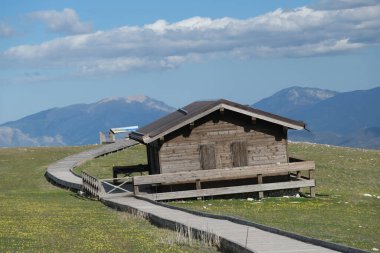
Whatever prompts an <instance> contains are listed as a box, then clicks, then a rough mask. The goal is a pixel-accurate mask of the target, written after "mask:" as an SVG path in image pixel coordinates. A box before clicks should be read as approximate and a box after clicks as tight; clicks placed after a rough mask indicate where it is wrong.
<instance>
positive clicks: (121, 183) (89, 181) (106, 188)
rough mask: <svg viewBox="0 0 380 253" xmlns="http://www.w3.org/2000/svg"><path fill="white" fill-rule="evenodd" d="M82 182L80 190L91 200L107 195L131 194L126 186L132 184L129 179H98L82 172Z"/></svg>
mask: <svg viewBox="0 0 380 253" xmlns="http://www.w3.org/2000/svg"><path fill="white" fill-rule="evenodd" d="M82 181H83V184H82V185H83V188H82V190H83V191H84V192H85V193H86V194H87V195H88V196H90V197H93V198H101V197H104V196H106V195H108V194H119V193H121V194H132V192H131V191H129V190H128V188H127V185H128V184H131V183H132V178H131V177H124V178H106V179H98V178H96V177H94V176H92V175H90V174H88V173H86V172H84V171H82ZM111 182H112V183H111ZM130 188H132V187H130Z"/></svg>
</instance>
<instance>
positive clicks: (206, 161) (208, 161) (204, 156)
mask: <svg viewBox="0 0 380 253" xmlns="http://www.w3.org/2000/svg"><path fill="white" fill-rule="evenodd" d="M199 153H200V162H201V168H202V169H203V170H212V169H215V168H216V161H215V147H214V146H213V145H200V147H199Z"/></svg>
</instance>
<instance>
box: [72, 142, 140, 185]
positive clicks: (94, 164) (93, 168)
mask: <svg viewBox="0 0 380 253" xmlns="http://www.w3.org/2000/svg"><path fill="white" fill-rule="evenodd" d="M146 163H147V161H146V150H145V146H144V145H136V146H133V147H131V148H128V149H124V150H122V151H119V152H116V153H112V154H110V155H107V156H102V157H99V158H97V159H95V160H90V161H88V162H86V163H84V164H82V165H81V166H79V167H76V168H75V169H74V171H75V172H76V173H78V174H80V173H81V171H87V172H89V173H90V174H91V175H92V176H95V177H97V178H112V167H113V166H123V165H125V166H126V165H136V164H146Z"/></svg>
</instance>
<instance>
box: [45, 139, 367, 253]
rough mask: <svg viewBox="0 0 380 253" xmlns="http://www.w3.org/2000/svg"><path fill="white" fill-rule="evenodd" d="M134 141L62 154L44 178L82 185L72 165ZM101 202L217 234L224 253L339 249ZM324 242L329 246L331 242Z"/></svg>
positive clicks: (158, 208)
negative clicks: (61, 157) (67, 155)
mask: <svg viewBox="0 0 380 253" xmlns="http://www.w3.org/2000/svg"><path fill="white" fill-rule="evenodd" d="M136 144H137V143H136V142H135V141H131V140H128V141H117V142H116V143H113V144H108V145H103V146H100V147H98V148H95V149H92V150H89V151H85V152H81V153H79V154H75V155H72V156H69V157H66V158H64V159H62V160H60V161H58V162H56V163H54V164H52V165H50V166H49V167H48V169H47V171H46V177H47V178H49V179H50V180H52V181H53V182H54V183H56V184H58V185H61V186H64V187H66V188H71V189H77V190H79V189H80V188H81V185H82V179H81V178H80V177H79V176H77V175H75V174H74V173H73V171H72V169H73V168H75V167H76V166H78V165H80V164H82V163H84V162H86V161H88V160H90V159H94V158H96V157H99V156H102V155H105V154H108V153H112V152H117V151H118V150H122V149H125V148H127V147H130V146H133V145H136ZM101 201H102V202H103V203H104V204H106V205H108V206H110V207H113V208H115V209H118V210H124V211H129V212H132V213H137V214H139V215H142V216H143V217H146V218H148V219H149V220H150V221H151V222H152V223H155V224H157V225H160V226H164V227H168V228H171V229H176V227H178V226H181V227H184V228H185V229H191V230H194V231H198V232H199V231H200V232H203V233H204V234H208V235H214V236H217V237H218V238H219V239H220V244H221V247H222V249H223V250H224V251H228V252H263V253H270V252H283V253H291V252H293V253H301V252H304V253H317V252H326V253H327V252H339V251H333V250H330V249H328V248H324V247H320V246H317V245H313V244H309V243H305V242H302V241H300V240H296V239H292V238H290V237H287V236H283V235H279V234H278V233H271V232H267V231H264V230H261V229H258V228H257V227H254V226H247V225H244V224H239V223H235V222H231V221H229V220H227V219H221V218H209V217H204V216H200V215H195V214H191V213H190V212H186V211H182V210H177V209H175V208H169V207H165V206H164V205H159V204H154V202H152V201H147V200H142V199H137V198H135V197H133V196H130V195H129V196H120V194H115V195H112V194H111V195H108V196H106V197H103V198H102V199H101ZM273 230H275V229H273ZM327 244H330V245H331V243H327ZM336 246H337V247H338V249H340V248H343V249H345V248H346V247H344V246H340V245H336ZM346 249H347V250H341V251H340V252H363V251H360V250H356V249H352V248H346Z"/></svg>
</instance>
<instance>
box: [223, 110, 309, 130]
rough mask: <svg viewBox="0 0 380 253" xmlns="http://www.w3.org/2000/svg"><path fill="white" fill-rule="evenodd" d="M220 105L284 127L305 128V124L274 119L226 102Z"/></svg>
mask: <svg viewBox="0 0 380 253" xmlns="http://www.w3.org/2000/svg"><path fill="white" fill-rule="evenodd" d="M222 106H223V108H225V109H227V110H230V111H235V112H238V113H241V114H245V115H248V116H251V117H255V118H258V119H261V120H265V121H268V122H271V123H274V124H278V125H282V126H285V127H288V128H291V129H295V130H302V129H304V128H305V124H300V125H298V124H292V123H290V122H286V121H283V120H279V119H274V118H271V117H269V116H265V115H261V114H257V113H254V112H251V111H248V110H244V109H240V108H236V107H234V106H231V105H227V104H222Z"/></svg>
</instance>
